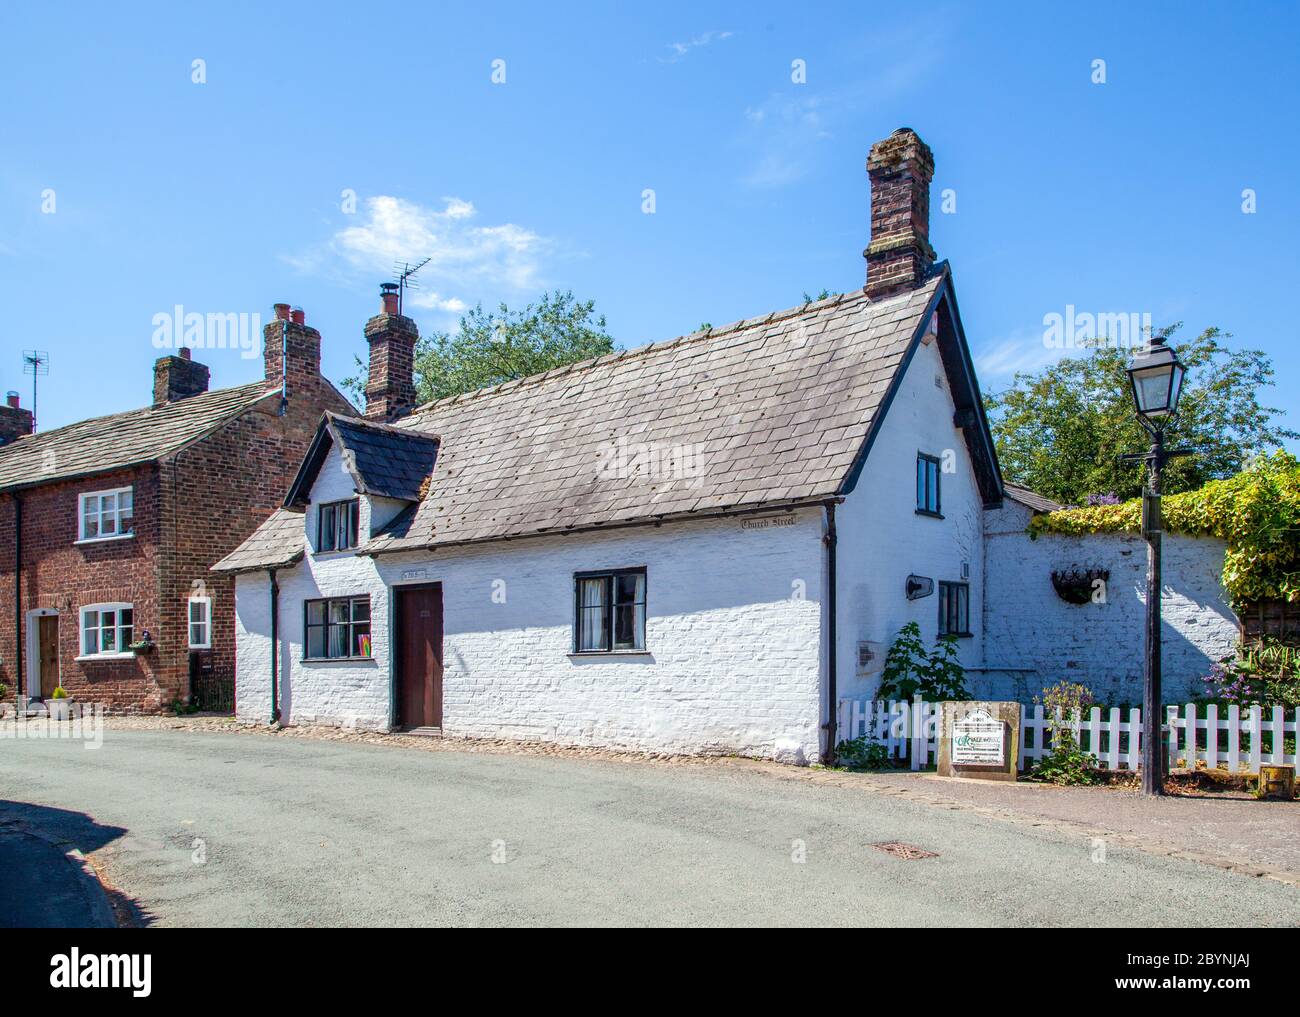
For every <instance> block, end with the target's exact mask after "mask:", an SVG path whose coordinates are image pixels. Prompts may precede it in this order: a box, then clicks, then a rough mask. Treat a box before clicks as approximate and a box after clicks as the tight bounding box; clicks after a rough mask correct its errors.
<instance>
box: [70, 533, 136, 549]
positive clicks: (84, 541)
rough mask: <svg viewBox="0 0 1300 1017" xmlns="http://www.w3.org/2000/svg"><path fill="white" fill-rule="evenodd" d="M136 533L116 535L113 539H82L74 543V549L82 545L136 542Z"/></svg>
mask: <svg viewBox="0 0 1300 1017" xmlns="http://www.w3.org/2000/svg"><path fill="white" fill-rule="evenodd" d="M134 539H135V534H134V533H115V534H114V535H113V536H111V537H82V538H81V539H80V540H74V541H73V542H72V546H73V547H79V546H81V545H82V544H111V543H112V542H113V541H115V540H134Z"/></svg>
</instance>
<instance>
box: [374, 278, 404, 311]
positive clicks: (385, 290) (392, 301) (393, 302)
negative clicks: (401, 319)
mask: <svg viewBox="0 0 1300 1017" xmlns="http://www.w3.org/2000/svg"><path fill="white" fill-rule="evenodd" d="M397 301H398V296H397V283H389V282H387V283H380V285H379V308H380V310H381V311H382V312H383V313H384V314H400V313H401V312H400V311H399V310H398V308H397Z"/></svg>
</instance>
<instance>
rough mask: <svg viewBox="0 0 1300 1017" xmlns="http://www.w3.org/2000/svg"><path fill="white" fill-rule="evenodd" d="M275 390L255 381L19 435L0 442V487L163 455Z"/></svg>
mask: <svg viewBox="0 0 1300 1017" xmlns="http://www.w3.org/2000/svg"><path fill="white" fill-rule="evenodd" d="M278 392H279V389H278V388H274V387H270V386H269V385H268V383H267V382H265V381H258V382H253V383H252V384H249V385H238V386H236V387H234V388H223V389H217V390H216V391H214V392H204V393H202V394H200V395H195V396H190V397H189V398H187V399H181V400H179V401H178V402H174V403H168V404H166V405H165V406H159V407H157V408H154V407H146V408H145V409H140V410H128V411H127V412H125V413H114V414H111V415H110V416H107V417H95V418H93V419H91V420H81V421H78V422H77V423H75V424H69V425H67V426H66V427H60V428H58V429H56V430H53V431H42V432H39V433H37V434H33V435H28V436H27V437H24V438H19V439H18V440H17V441H14V442H11V443H10V444H8V445H4V446H2V447H0V490H7V489H12V488H19V487H29V486H32V485H35V484H44V483H47V482H49V481H52V480H63V479H68V478H71V477H81V476H86V475H88V474H94V473H104V472H107V471H109V470H117V469H121V468H123V467H126V466H134V465H137V464H139V463H147V462H152V461H154V460H157V459H162V458H163V457H164V456H167V455H169V454H170V453H172V452H176V451H178V450H179V449H181V448H183V447H184V446H186V445H188V444H189V443H190V442H192V441H195V440H197V439H199V438H202V437H203V436H204V435H207V434H209V433H211V432H212V431H214V430H216V429H217V428H218V427H220V426H221V425H222V424H224V423H225V422H226V421H228V420H232V419H233V418H235V417H237V416H239V415H240V414H241V413H243V412H244V411H246V410H247V409H249V408H250V407H252V406H253V405H255V404H256V403H257V402H259V401H260V400H262V399H265V398H266V397H268V396H271V395H277V394H278Z"/></svg>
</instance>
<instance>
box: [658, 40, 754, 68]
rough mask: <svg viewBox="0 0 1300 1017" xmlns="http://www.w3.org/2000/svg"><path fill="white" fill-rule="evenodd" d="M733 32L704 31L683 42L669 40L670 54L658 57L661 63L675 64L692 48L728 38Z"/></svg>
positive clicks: (699, 47) (698, 47)
mask: <svg viewBox="0 0 1300 1017" xmlns="http://www.w3.org/2000/svg"><path fill="white" fill-rule="evenodd" d="M735 34H736V33H735V32H705V33H704V34H703V35H695V36H692V37H691V38H689V39H687V40H686V41H685V42H670V43H669V44H668V49H669V50H670V51H671V52H672V55H671V56H666V57H660V58H659V60H660V62H661V63H666V64H675V63H677V62H678V61H679V60H685V59H686V57H687V56H688V55H689V54H690V52H691V50H693V49H701V48H702V47H704V46H707V45H708V44H709V43H711V42H714V41H721V40H722V39H730V38H731V37H732V36H733V35H735Z"/></svg>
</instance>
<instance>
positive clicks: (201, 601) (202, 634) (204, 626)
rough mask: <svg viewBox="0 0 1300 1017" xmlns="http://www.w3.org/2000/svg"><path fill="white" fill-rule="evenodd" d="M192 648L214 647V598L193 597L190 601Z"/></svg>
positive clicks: (204, 648) (206, 648)
mask: <svg viewBox="0 0 1300 1017" xmlns="http://www.w3.org/2000/svg"><path fill="white" fill-rule="evenodd" d="M189 627H190V649H191V650H209V649H211V648H212V598H211V597H193V598H191V600H190V602H189Z"/></svg>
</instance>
